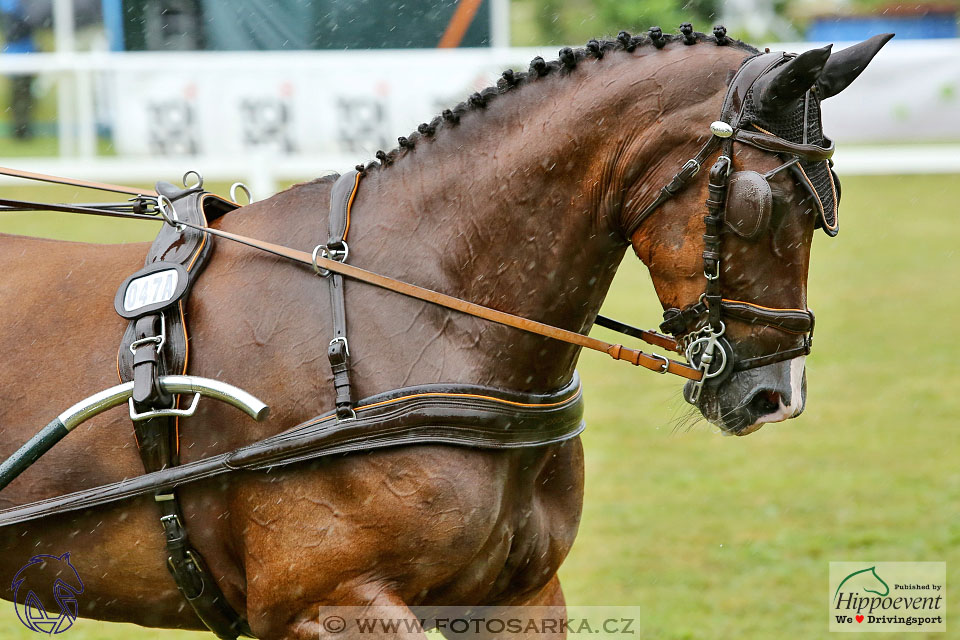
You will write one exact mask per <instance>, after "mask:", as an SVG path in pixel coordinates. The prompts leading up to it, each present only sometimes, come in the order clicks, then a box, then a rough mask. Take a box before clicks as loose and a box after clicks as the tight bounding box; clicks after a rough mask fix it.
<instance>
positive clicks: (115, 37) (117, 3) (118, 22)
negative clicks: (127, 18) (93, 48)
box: [101, 0, 123, 51]
mask: <svg viewBox="0 0 960 640" xmlns="http://www.w3.org/2000/svg"><path fill="white" fill-rule="evenodd" d="M101 8H102V10H103V27H104V30H105V31H106V32H107V42H109V43H110V51H123V0H103V2H102V4H101Z"/></svg>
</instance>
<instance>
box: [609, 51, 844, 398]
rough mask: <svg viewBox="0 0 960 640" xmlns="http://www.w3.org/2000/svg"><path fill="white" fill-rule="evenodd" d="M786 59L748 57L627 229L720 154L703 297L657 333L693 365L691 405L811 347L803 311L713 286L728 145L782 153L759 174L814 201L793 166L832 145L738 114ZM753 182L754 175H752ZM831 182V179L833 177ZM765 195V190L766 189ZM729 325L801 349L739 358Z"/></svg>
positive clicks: (667, 316) (708, 221)
mask: <svg viewBox="0 0 960 640" xmlns="http://www.w3.org/2000/svg"><path fill="white" fill-rule="evenodd" d="M790 58H791V56H790V55H789V54H786V53H782V52H779V53H766V54H761V55H758V56H755V57H753V58H749V59H748V60H746V61H745V62H744V63H743V64H742V65H741V66H740V69H739V70H738V71H737V73H736V75H735V76H734V78H733V80H732V81H731V83H730V86H729V88H728V89H727V93H726V96H725V97H724V101H723V107H722V108H721V113H720V119H719V120H717V121H715V122H713V123H712V124H711V125H710V131H711V134H712V135H711V136H710V139H709V140H708V141H707V142H706V144H704V145H703V147H701V149H700V151H699V152H698V153H697V154H696V156H694V157H693V158H691V159H690V160H688V161H687V162H686V163H685V164H684V165H683V167H682V168H681V169H680V171H679V172H678V173H677V174H676V175H675V176H674V177H673V179H671V181H670V182H669V183H668V184H667V185H666V186H664V187H663V188H662V189H661V191H660V194H659V195H658V196H657V198H656V199H655V200H654V201H653V202H652V203H651V204H650V205H648V206H647V207H646V208H645V209H643V210H642V211H641V212H640V214H639V215H638V216H637V217H636V218H635V219H634V221H633V223H632V225H631V226H630V228H629V229H627V234H626V235H627V238H630V237H632V236H633V234H634V233H635V232H636V230H637V229H638V228H639V227H640V225H641V224H642V223H643V222H644V221H645V220H646V219H647V218H648V217H650V215H652V214H653V213H654V212H655V211H656V210H657V209H659V207H660V206H661V205H662V204H663V203H664V202H666V201H667V200H669V199H670V198H672V197H673V196H675V195H676V194H678V193H679V192H680V191H682V190H683V189H684V188H685V187H686V186H688V185H689V184H690V181H691V180H692V179H693V177H694V176H696V175H697V174H698V173H699V171H700V168H701V166H702V164H703V163H704V162H705V161H706V160H707V159H708V158H709V157H711V156H712V155H713V154H714V153H716V151H717V150H718V149H719V151H720V155H719V157H718V158H717V160H716V162H715V163H714V165H713V167H712V168H711V169H710V175H709V183H708V194H709V195H708V197H707V201H706V205H707V215H706V216H705V217H704V223H705V227H706V230H705V233H704V236H703V239H704V249H703V275H704V277H705V278H706V285H705V287H704V292H703V293H702V294H701V295H700V296H699V298H698V299H697V301H696V302H693V303H691V304H688V305H687V306H685V307H683V308H679V309H678V308H670V309H667V310H666V311H665V312H664V322H663V323H662V324H661V325H660V330H661V331H663V332H665V333H669V334H671V335H673V336H674V337H675V338H676V339H677V344H678V346H679V350H680V351H682V353H684V355H685V356H686V357H687V360H688V361H689V362H690V363H691V364H692V365H693V366H694V367H696V368H697V369H698V370H699V371H700V373H701V377H700V379H699V380H695V381H693V383H692V385H693V387H692V390H691V393H690V397H689V400H690V401H691V402H696V401H697V400H698V399H699V397H700V393H701V391H702V389H703V386H704V384H705V383H706V382H707V381H714V382H715V383H719V382H722V381H723V380H725V379H726V378H728V377H729V376H730V375H731V374H732V373H734V372H736V371H746V370H748V369H754V368H757V367H762V366H765V365H769V364H774V363H777V362H783V361H785V360H791V359H793V358H796V357H798V356H804V355H807V354H809V353H810V349H811V346H812V343H813V329H814V315H813V311H811V310H810V309H790V308H770V307H765V306H761V305H758V304H754V303H751V302H744V301H741V300H731V299H727V298H724V297H723V294H722V291H721V286H720V257H721V255H722V253H721V250H722V244H721V243H722V231H723V228H724V213H725V208H726V205H727V196H728V191H729V186H730V176H731V173H732V170H733V156H734V153H733V151H734V146H733V144H734V142H739V143H741V144H746V145H749V146H752V147H754V148H757V149H760V150H762V151H766V152H772V153H776V154H778V155H787V156H789V159H788V160H787V161H786V162H785V163H784V164H782V165H780V166H779V167H777V168H776V169H774V170H773V171H771V172H768V173H766V174H764V175H763V176H760V178H761V179H762V180H763V181H765V180H766V179H768V178H770V177H772V175H774V174H775V173H777V172H779V171H782V170H786V169H789V170H791V171H792V172H794V173H795V174H796V175H797V178H798V182H800V184H801V185H803V186H804V187H805V188H806V189H807V190H809V191H811V192H812V195H813V196H814V197H817V194H816V192H815V191H813V186H812V185H811V183H810V181H809V180H808V179H806V175H805V174H803V172H802V169H800V167H799V166H798V162H799V161H801V160H802V161H805V162H826V161H828V160H829V159H830V158H831V156H833V151H834V145H833V143H832V142H829V141H827V140H826V139H825V140H824V142H826V143H827V146H819V145H815V144H809V143H806V140H807V137H808V136H807V127H808V120H807V118H806V117H805V118H804V125H803V126H804V131H803V140H804V142H801V143H795V142H790V141H788V140H785V139H783V138H781V137H779V136H776V135H774V134H772V133H770V132H768V131H765V130H763V129H759V130H751V129H747V127H751V126H754V127H755V123H754V122H752V120H751V118H750V117H749V115H748V114H746V113H745V107H746V98H747V95H748V93H749V92H750V90H751V88H752V87H753V85H754V84H755V83H756V81H757V80H759V79H760V78H761V77H763V75H764V74H766V73H768V72H770V71H771V70H772V69H773V68H775V67H776V66H778V65H780V64H782V63H784V62H786V61H787V60H789V59H790ZM809 101H810V91H808V92H807V94H806V98H805V104H804V109H805V111H806V109H808V108H809ZM755 175H757V176H759V174H755ZM834 179H835V178H834ZM767 188H768V189H769V186H768V185H767ZM725 318H726V319H728V320H729V319H734V320H739V321H743V322H747V323H750V324H761V325H765V326H768V327H773V328H775V329H778V330H781V331H784V332H787V333H791V334H795V335H799V336H801V344H800V345H799V346H797V347H793V348H790V349H781V350H778V351H775V352H773V353H768V354H764V355H761V356H758V357H754V358H744V359H738V358H737V357H736V354H735V352H734V350H733V347H732V346H731V344H730V341H729V340H728V339H727V338H726V337H725V333H726V324H725V322H724V319H725Z"/></svg>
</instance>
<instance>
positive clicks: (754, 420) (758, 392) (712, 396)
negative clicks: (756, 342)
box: [683, 356, 807, 436]
mask: <svg viewBox="0 0 960 640" xmlns="http://www.w3.org/2000/svg"><path fill="white" fill-rule="evenodd" d="M805 360H806V356H798V357H796V358H793V359H791V360H786V361H783V362H777V363H774V364H769V365H766V366H762V367H757V368H754V369H748V370H746V371H735V372H732V373H730V374H729V377H726V379H725V380H723V382H722V383H718V384H707V385H704V386H703V388H702V389H701V390H700V395H699V398H695V397H694V389H695V383H687V384H686V385H685V386H684V391H683V394H684V398H685V399H686V400H687V402H689V403H691V404H693V405H694V406H696V407H697V408H698V409H699V410H700V412H701V413H702V414H703V416H704V418H706V419H707V420H708V421H709V422H711V423H712V424H714V425H716V426H718V427H720V429H722V430H723V431H724V432H725V433H728V434H731V435H738V436H744V435H747V434H750V433H753V432H754V431H756V430H757V429H759V428H760V427H762V426H763V425H764V424H767V423H768V422H782V421H783V420H788V419H790V418H795V417H797V416H799V415H800V414H801V413H802V412H803V409H804V406H805V403H806V391H807V385H806V373H805Z"/></svg>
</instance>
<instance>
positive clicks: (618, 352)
mask: <svg viewBox="0 0 960 640" xmlns="http://www.w3.org/2000/svg"><path fill="white" fill-rule="evenodd" d="M0 174H3V175H9V176H13V177H18V178H24V179H28V180H36V181H40V182H49V183H53V184H64V185H70V186H77V187H82V188H90V189H96V190H101V191H111V192H115V193H125V194H129V195H133V196H136V197H138V198H142V197H147V198H150V199H153V198H155V197H156V192H155V191H153V190H138V189H133V188H130V187H123V186H119V185H112V184H106V183H101V182H88V181H85V180H75V179H71V178H63V177H59V176H49V175H45V174H40V173H32V172H27V171H19V170H16V169H10V168H4V167H0ZM17 205H20V206H19V207H18V206H17ZM0 206H4V207H5V208H6V210H14V209H17V210H32V209H34V208H36V209H41V208H47V209H50V210H54V211H62V212H66V213H89V214H94V215H105V216H107V215H109V216H113V217H121V218H135V219H140V220H144V219H146V220H157V217H156V215H157V214H159V215H160V216H161V217H162V219H163V220H164V222H166V223H167V224H170V225H173V226H181V227H189V228H191V229H196V230H198V231H201V232H204V233H209V234H211V235H214V236H217V237H220V238H224V239H227V240H231V241H233V242H237V243H240V244H243V245H246V246H248V247H252V248H255V249H259V250H261V251H265V252H267V253H271V254H273V255H276V256H280V257H282V258H285V259H287V260H290V261H292V262H297V263H299V264H303V265H308V266H311V267H313V269H314V270H315V271H316V272H317V273H321V272H322V271H330V272H333V273H339V274H341V275H343V276H346V277H348V278H352V279H354V280H359V281H361V282H366V283H368V284H372V285H374V286H377V287H380V288H383V289H387V290H389V291H394V292H396V293H399V294H401V295H405V296H408V297H411V298H417V299H419V300H423V301H424V302H429V303H431V304H435V305H438V306H441V307H446V308H448V309H453V310H455V311H459V312H461V313H465V314H468V315H472V316H475V317H477V318H481V319H484V320H488V321H490V322H496V323H498V324H502V325H505V326H508V327H513V328H515V329H519V330H521V331H526V332H528V333H534V334H537V335H541V336H545V337H548V338H553V339H554V340H559V341H561V342H566V343H569V344H574V345H577V346H580V347H583V348H586V349H592V350H594V351H599V352H602V353H605V354H607V355H608V356H610V357H611V358H613V359H614V360H623V361H624V362H629V363H630V364H633V365H635V366H640V367H644V368H646V369H650V370H651V371H656V372H658V373H671V374H674V375H677V376H680V377H682V378H686V379H688V380H699V379H700V377H701V375H702V374H701V373H700V371H699V370H697V369H695V368H694V367H691V366H689V365H687V364H685V363H682V362H677V361H676V360H671V359H670V358H667V357H665V356H661V355H657V354H649V353H645V352H643V351H640V350H637V349H631V348H629V347H625V346H624V345H622V344H614V343H610V342H606V341H604V340H600V339H597V338H592V337H590V336H586V335H583V334H580V333H576V332H575V331H570V330H567V329H561V328H560V327H555V326H552V325H549V324H545V323H543V322H538V321H536V320H531V319H528V318H522V317H520V316H516V315H513V314H510V313H506V312H504V311H499V310H497V309H492V308H490V307H485V306H483V305H480V304H476V303H473V302H468V301H466V300H461V299H460V298H456V297H454V296H450V295H447V294H444V293H440V292H438V291H433V290H431V289H426V288H424V287H420V286H417V285H414V284H410V283H407V282H403V281H401V280H397V279H395V278H390V277H388V276H384V275H381V274H378V273H374V272H372V271H367V270H366V269H362V268H360V267H356V266H353V265H349V264H345V263H344V262H340V261H337V260H334V259H331V258H327V257H324V256H322V255H320V251H319V249H320V247H318V248H317V249H316V250H314V252H313V254H310V253H307V252H305V251H299V250H297V249H291V248H290V247H285V246H283V245H278V244H274V243H271V242H265V241H262V240H257V239H256V238H250V237H247V236H242V235H238V234H235V233H230V232H228V231H221V230H219V229H213V228H210V227H201V226H198V225H194V224H191V223H188V222H185V221H182V220H176V219H171V218H169V217H168V216H167V215H166V214H165V213H164V211H165V210H164V209H163V208H162V207H158V208H157V210H156V211H155V212H154V213H152V214H148V213H133V212H118V211H111V210H107V209H105V208H103V207H102V206H101V207H91V206H83V205H79V206H71V205H44V204H40V203H33V202H26V201H18V200H6V199H0ZM598 324H600V325H601V326H606V327H608V328H611V329H613V330H615V331H620V332H621V333H626V334H628V335H631V336H633V337H635V338H638V339H640V340H643V341H644V342H647V343H648V344H652V345H656V346H659V347H662V348H664V349H669V350H671V351H675V352H679V346H678V345H677V341H676V340H674V339H673V338H671V337H670V336H667V335H664V334H661V333H658V332H656V331H648V330H644V329H638V328H636V327H631V326H629V325H625V324H623V323H619V322H617V321H613V320H609V319H606V318H602V317H601V318H600V321H599V322H598Z"/></svg>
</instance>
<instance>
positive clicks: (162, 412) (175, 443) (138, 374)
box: [117, 182, 252, 640]
mask: <svg viewBox="0 0 960 640" xmlns="http://www.w3.org/2000/svg"><path fill="white" fill-rule="evenodd" d="M157 193H158V194H159V195H160V196H162V197H163V198H165V199H166V201H167V202H168V203H169V204H168V205H166V206H168V207H170V208H171V209H173V210H174V211H173V214H174V215H175V217H176V218H177V219H183V220H184V221H190V222H194V223H200V224H203V225H205V224H206V223H207V221H208V220H213V219H216V218H217V217H218V216H219V215H222V214H223V213H225V212H226V211H229V210H232V209H234V208H236V205H235V204H234V203H230V202H227V201H224V200H221V199H219V198H211V197H208V195H207V194H205V193H204V192H203V191H202V183H201V184H198V185H196V186H195V187H191V188H187V189H178V188H176V187H174V186H173V185H171V184H167V183H164V182H159V183H157ZM210 250H211V238H209V237H207V236H206V235H204V234H203V233H197V232H196V230H194V229H182V228H181V229H178V228H177V227H176V226H175V225H164V226H163V227H162V228H161V230H160V233H159V234H158V236H157V238H156V240H154V243H153V245H151V247H150V251H149V253H148V254H147V259H146V265H148V266H149V265H151V264H153V263H156V262H167V263H175V264H179V265H181V266H182V267H183V268H184V273H186V274H187V278H188V279H189V281H190V282H191V283H192V282H193V281H195V280H196V278H197V277H198V276H199V274H200V272H201V271H202V269H203V267H204V266H205V264H206V259H207V257H208V256H209V254H210ZM188 286H189V285H188ZM184 304H185V303H184V300H183V299H180V300H178V301H177V302H176V303H175V304H172V305H171V306H168V307H165V308H163V309H161V310H159V311H156V312H153V313H148V314H145V315H142V316H140V317H138V318H136V319H135V320H131V322H130V324H129V326H128V327H127V331H126V333H125V334H124V338H123V341H122V343H121V346H120V350H119V352H118V354H117V372H118V374H119V375H120V379H121V381H126V380H130V378H131V377H132V379H133V383H134V387H133V396H132V398H131V400H132V409H133V410H135V411H136V414H138V415H135V414H134V413H133V412H131V418H132V419H133V426H134V434H135V436H136V439H137V448H138V450H139V452H140V458H141V461H142V462H143V467H144V470H145V471H146V472H147V473H154V472H160V471H162V470H164V469H170V468H175V467H176V466H177V465H178V464H179V463H180V456H179V434H178V427H179V425H178V423H177V418H176V417H173V416H171V415H170V413H169V411H170V410H171V409H175V408H176V407H177V406H178V405H177V400H175V399H174V398H173V397H171V396H170V395H169V394H166V393H164V392H163V390H162V388H161V386H160V383H159V377H160V376H161V375H166V374H170V373H176V374H184V373H186V370H187V354H188V337H187V328H186V319H185V312H184ZM131 352H132V353H131ZM158 412H159V414H158ZM154 499H155V501H156V503H157V508H158V510H159V511H160V524H161V525H162V528H163V533H164V540H165V542H166V554H167V569H168V570H169V571H170V574H171V575H172V576H173V579H174V582H175V583H176V584H177V588H178V589H179V590H180V592H181V594H183V597H184V598H185V599H186V601H187V602H188V603H189V604H190V606H191V608H192V609H193V611H194V613H195V614H196V615H197V617H198V618H199V619H200V621H201V622H203V624H204V625H206V626H207V628H208V629H210V631H211V632H213V633H214V634H215V635H216V636H217V637H218V638H226V639H230V640H233V639H234V638H236V637H237V636H239V635H247V636H252V632H251V630H250V628H249V626H248V624H247V622H246V621H245V620H244V619H243V618H242V617H241V616H240V615H239V614H237V612H236V611H234V609H233V608H232V607H231V606H230V604H229V603H228V602H227V599H226V597H225V596H224V595H223V592H222V591H221V590H220V588H219V586H218V585H217V584H216V580H215V579H214V578H213V576H212V575H211V573H210V571H209V569H207V567H206V565H205V563H204V562H203V559H202V557H201V556H200V553H199V552H198V551H197V550H196V549H195V548H194V547H193V546H192V545H191V544H190V539H189V536H188V535H187V531H186V528H185V527H184V524H183V522H184V518H183V514H182V512H181V509H180V503H179V501H178V499H177V495H176V493H175V491H174V490H173V489H172V488H171V489H168V490H165V491H160V492H158V493H156V494H155V496H154Z"/></svg>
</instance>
